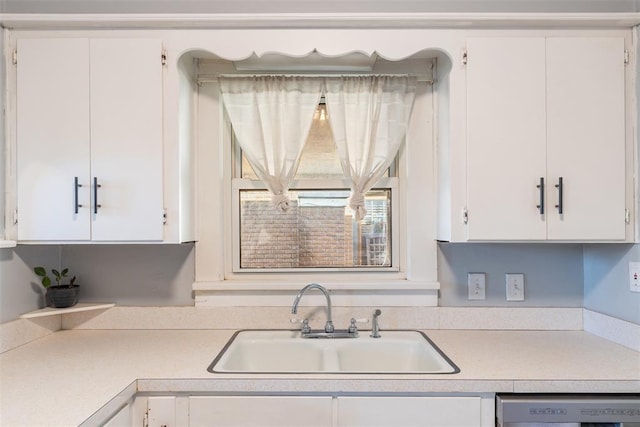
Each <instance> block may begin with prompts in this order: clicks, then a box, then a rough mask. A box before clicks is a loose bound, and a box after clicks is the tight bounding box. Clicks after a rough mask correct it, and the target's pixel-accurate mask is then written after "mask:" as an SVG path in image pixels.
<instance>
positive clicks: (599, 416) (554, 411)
mask: <svg viewBox="0 0 640 427" xmlns="http://www.w3.org/2000/svg"><path fill="white" fill-rule="evenodd" d="M496 419H497V426H498V427H517V426H518V425H519V424H523V425H524V424H525V423H535V424H542V425H544V424H545V423H548V424H553V423H555V424H558V423H566V424H567V425H572V424H573V425H577V426H580V424H588V425H594V426H597V425H598V424H603V425H605V424H606V425H621V426H622V425H624V426H630V425H634V426H635V425H636V423H637V426H638V427H640V394H575V395H565V394H557V395H549V394H502V395H498V396H497V397H496ZM631 423H633V424H631Z"/></svg>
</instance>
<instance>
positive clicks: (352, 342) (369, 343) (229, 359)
mask: <svg viewBox="0 0 640 427" xmlns="http://www.w3.org/2000/svg"><path fill="white" fill-rule="evenodd" d="M381 334H382V337H381V338H371V337H369V336H368V335H367V334H364V333H362V334H360V336H359V337H358V338H353V339H308V338H301V337H300V331H282V330H244V331H238V332H236V333H235V334H234V335H233V336H232V337H231V339H230V340H229V342H228V343H227V344H226V345H225V347H224V348H223V349H222V351H221V352H220V354H218V356H216V358H215V359H214V361H213V362H212V363H211V365H210V366H209V368H208V370H209V372H214V373H291V374H295V373H300V374H309V373H322V374H365V373H366V374H454V373H457V372H460V370H459V369H458V367H457V366H456V365H455V364H454V363H453V362H452V361H451V360H450V359H449V358H448V357H447V356H446V355H445V354H444V353H442V352H441V351H440V350H439V349H438V347H436V345H435V344H434V343H433V342H432V341H431V340H429V338H428V337H427V336H426V335H425V334H423V333H422V332H419V331H383V332H381Z"/></svg>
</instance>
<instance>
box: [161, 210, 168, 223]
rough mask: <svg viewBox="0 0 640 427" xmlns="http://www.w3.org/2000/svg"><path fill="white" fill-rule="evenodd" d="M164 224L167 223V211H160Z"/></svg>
mask: <svg viewBox="0 0 640 427" xmlns="http://www.w3.org/2000/svg"><path fill="white" fill-rule="evenodd" d="M166 223H167V210H166V209H162V224H166Z"/></svg>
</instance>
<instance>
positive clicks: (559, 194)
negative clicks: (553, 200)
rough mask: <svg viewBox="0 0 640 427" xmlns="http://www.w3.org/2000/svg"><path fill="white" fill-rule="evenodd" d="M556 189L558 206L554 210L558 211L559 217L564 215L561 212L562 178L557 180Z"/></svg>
mask: <svg viewBox="0 0 640 427" xmlns="http://www.w3.org/2000/svg"><path fill="white" fill-rule="evenodd" d="M556 188H557V189H558V204H557V205H556V208H557V209H558V213H559V214H560V215H562V214H563V213H564V211H563V206H562V203H563V193H562V190H563V183H562V177H560V178H558V183H557V184H556Z"/></svg>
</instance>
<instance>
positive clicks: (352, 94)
mask: <svg viewBox="0 0 640 427" xmlns="http://www.w3.org/2000/svg"><path fill="white" fill-rule="evenodd" d="M415 90H416V79H415V77H410V76H377V75H374V76H343V77H330V78H327V79H325V97H326V103H327V109H328V113H329V122H330V124H331V129H332V131H333V137H334V139H335V142H336V147H337V150H338V155H339V156H340V161H341V163H342V169H343V171H344V174H345V176H346V177H347V178H349V179H351V198H350V200H349V206H350V207H351V208H352V209H353V210H354V212H355V215H356V219H357V220H361V219H363V218H364V217H365V215H366V214H367V211H366V209H365V206H364V194H365V193H366V192H367V191H369V190H370V189H371V188H372V187H373V186H374V185H375V184H376V182H377V181H378V180H379V179H380V178H381V177H382V176H383V175H384V173H385V171H386V170H387V168H388V167H389V166H390V165H391V162H393V159H394V158H395V156H396V153H397V152H398V148H399V147H400V144H401V143H402V141H403V138H404V136H405V134H406V131H407V126H408V124H409V117H410V116H411V110H412V109H413V102H414V99H415Z"/></svg>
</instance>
